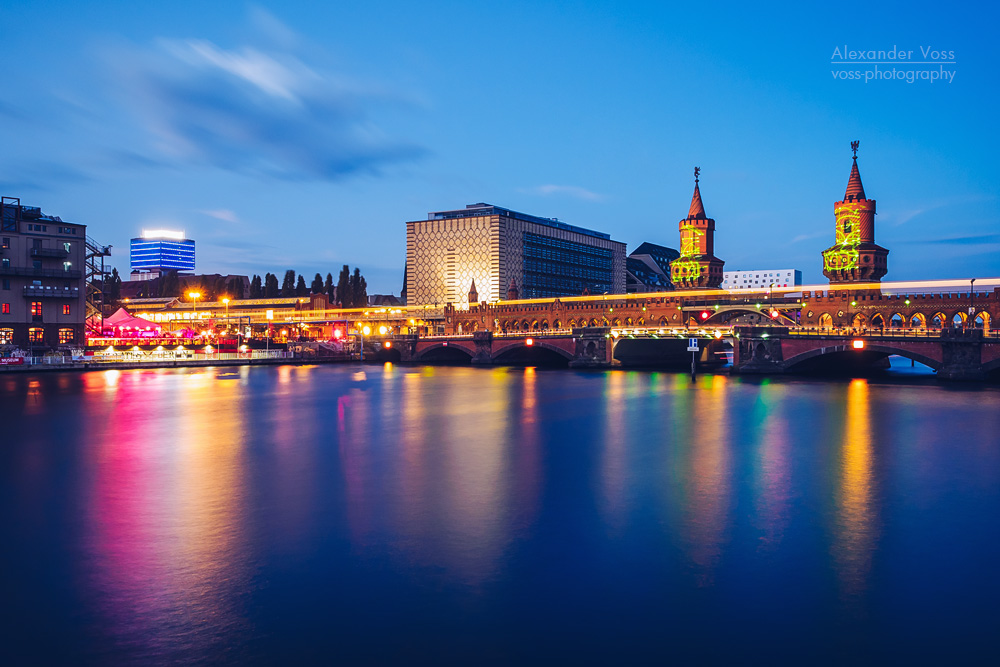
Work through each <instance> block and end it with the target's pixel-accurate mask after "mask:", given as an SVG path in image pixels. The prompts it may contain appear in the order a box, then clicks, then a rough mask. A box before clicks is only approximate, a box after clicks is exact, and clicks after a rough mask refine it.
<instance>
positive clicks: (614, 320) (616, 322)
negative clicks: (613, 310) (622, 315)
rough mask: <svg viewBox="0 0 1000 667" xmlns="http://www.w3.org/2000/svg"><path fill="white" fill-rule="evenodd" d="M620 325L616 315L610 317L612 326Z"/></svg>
mask: <svg viewBox="0 0 1000 667" xmlns="http://www.w3.org/2000/svg"><path fill="white" fill-rule="evenodd" d="M621 325H622V322H621V320H619V319H618V318H617V317H613V318H611V326H613V327H620V326H621Z"/></svg>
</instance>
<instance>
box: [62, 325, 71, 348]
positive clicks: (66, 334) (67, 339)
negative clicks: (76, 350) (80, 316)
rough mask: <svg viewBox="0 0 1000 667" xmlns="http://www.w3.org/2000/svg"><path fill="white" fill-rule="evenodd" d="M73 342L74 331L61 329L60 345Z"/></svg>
mask: <svg viewBox="0 0 1000 667" xmlns="http://www.w3.org/2000/svg"><path fill="white" fill-rule="evenodd" d="M72 342H73V330H72V329H60V330H59V344H60V345H65V344H66V343H72Z"/></svg>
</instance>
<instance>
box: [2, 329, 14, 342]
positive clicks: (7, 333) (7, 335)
mask: <svg viewBox="0 0 1000 667" xmlns="http://www.w3.org/2000/svg"><path fill="white" fill-rule="evenodd" d="M13 342H14V330H13V329H0V345H10V344H11V343H13Z"/></svg>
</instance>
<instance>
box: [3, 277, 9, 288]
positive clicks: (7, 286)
mask: <svg viewBox="0 0 1000 667" xmlns="http://www.w3.org/2000/svg"><path fill="white" fill-rule="evenodd" d="M3 288H4V289H6V290H9V289H10V280H8V279H7V278H4V279H3Z"/></svg>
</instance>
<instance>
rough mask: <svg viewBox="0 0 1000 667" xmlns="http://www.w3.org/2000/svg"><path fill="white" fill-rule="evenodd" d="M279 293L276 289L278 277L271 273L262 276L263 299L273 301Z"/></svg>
mask: <svg viewBox="0 0 1000 667" xmlns="http://www.w3.org/2000/svg"><path fill="white" fill-rule="evenodd" d="M279 294H281V291H280V290H279V289H278V276H276V275H274V274H273V273H268V274H267V275H266V276H264V298H265V299H274V298H276V297H277V296H278V295H279Z"/></svg>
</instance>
